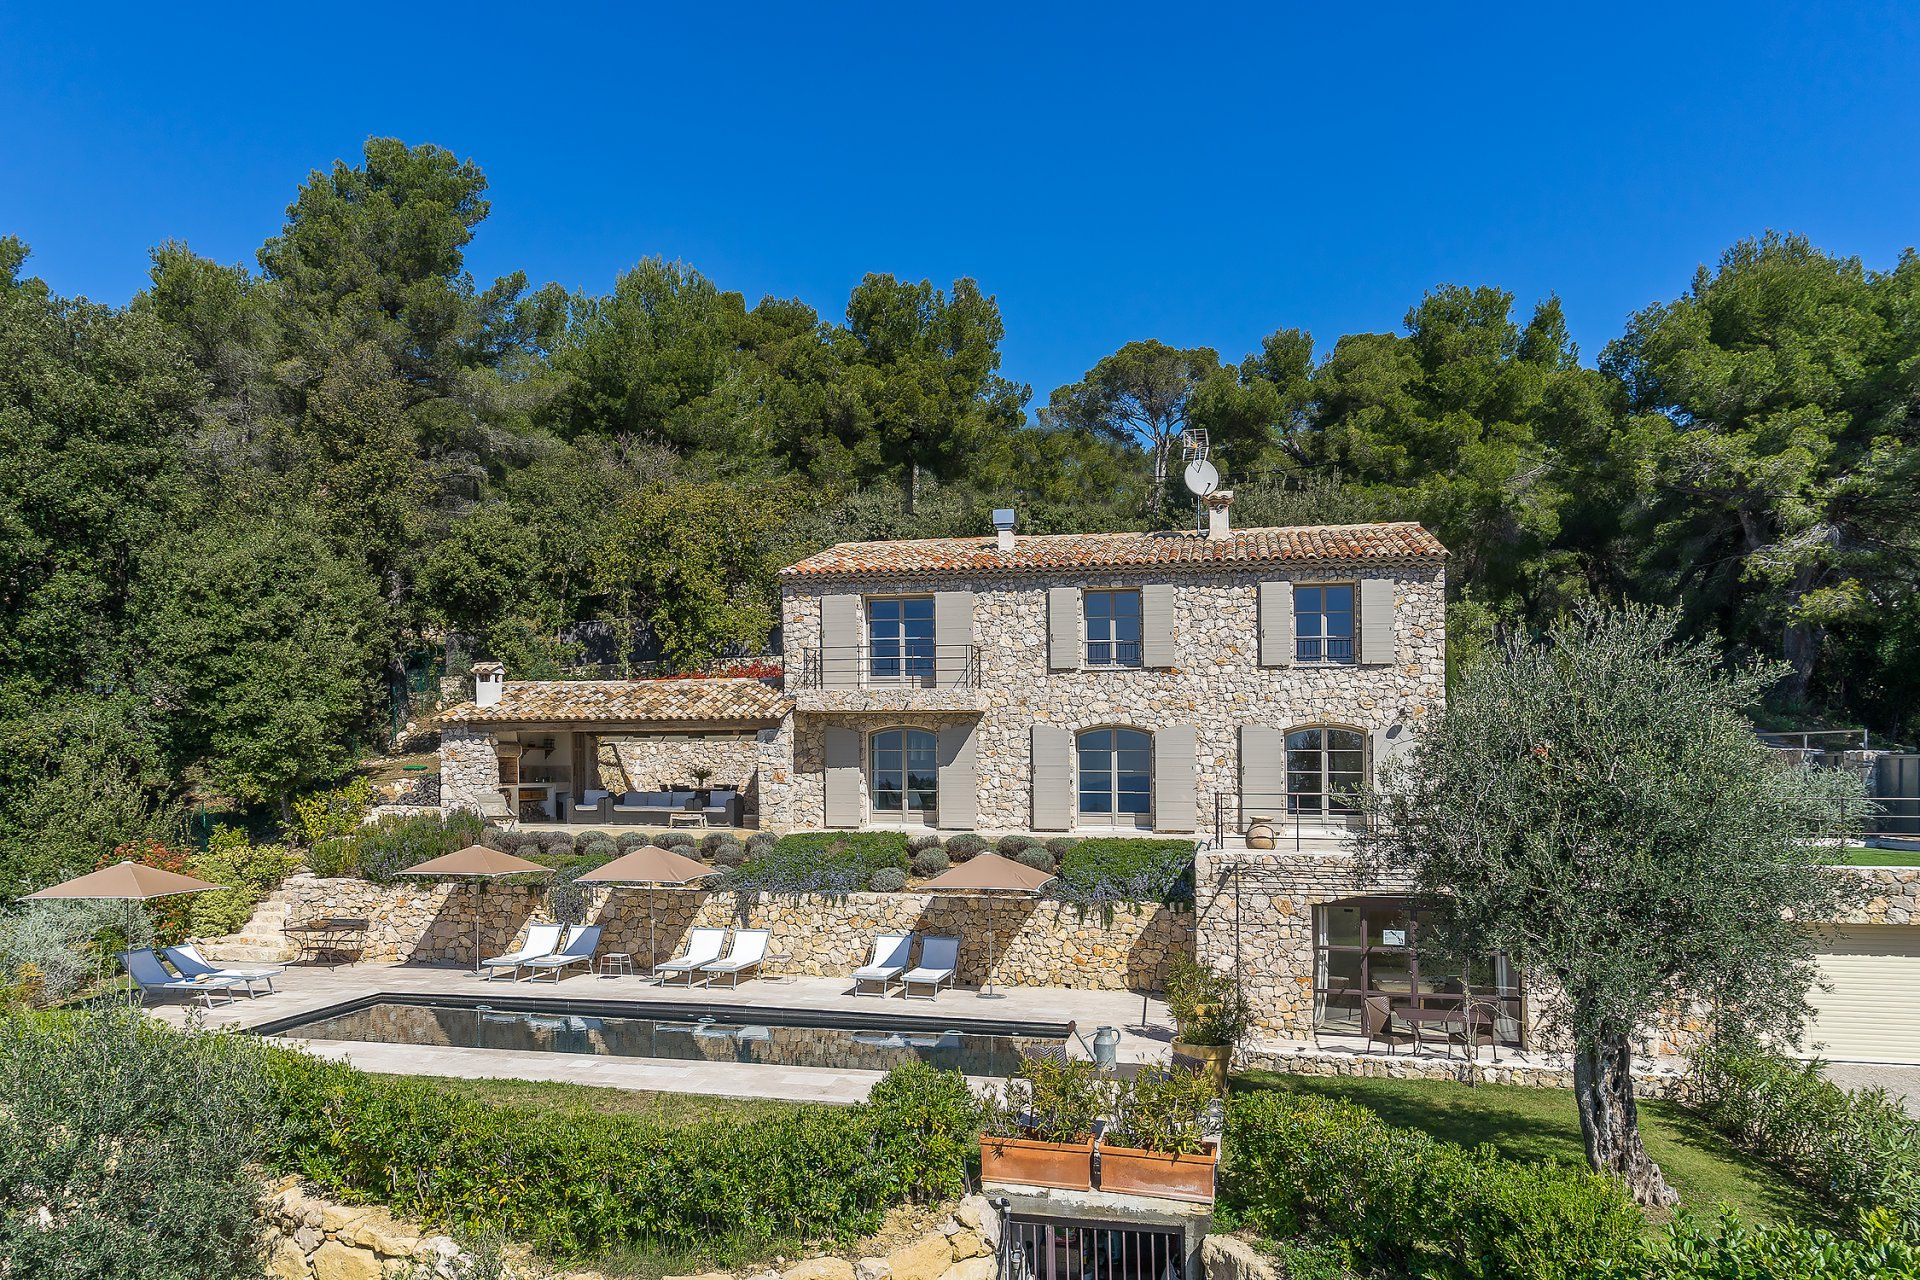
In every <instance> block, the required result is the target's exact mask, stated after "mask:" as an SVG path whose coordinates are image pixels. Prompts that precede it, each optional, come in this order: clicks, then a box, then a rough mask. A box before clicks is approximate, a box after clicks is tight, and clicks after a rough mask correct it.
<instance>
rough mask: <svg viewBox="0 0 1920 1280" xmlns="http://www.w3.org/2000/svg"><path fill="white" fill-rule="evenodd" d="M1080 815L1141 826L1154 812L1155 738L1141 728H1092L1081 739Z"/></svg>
mask: <svg viewBox="0 0 1920 1280" xmlns="http://www.w3.org/2000/svg"><path fill="white" fill-rule="evenodd" d="M1078 745H1079V753H1080V816H1081V817H1082V818H1083V819H1086V820H1089V821H1092V822H1096V823H1098V822H1101V821H1103V820H1106V821H1112V822H1114V823H1118V824H1124V825H1139V824H1141V823H1144V822H1146V821H1147V820H1149V819H1150V818H1151V817H1152V815H1153V739H1152V738H1151V737H1150V736H1148V735H1147V734H1144V733H1142V732H1140V731H1139V730H1138V729H1088V730H1087V731H1086V732H1085V733H1082V734H1081V735H1080V737H1079V740H1078Z"/></svg>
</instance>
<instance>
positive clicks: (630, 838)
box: [613, 831, 647, 853]
mask: <svg viewBox="0 0 1920 1280" xmlns="http://www.w3.org/2000/svg"><path fill="white" fill-rule="evenodd" d="M613 842H614V844H616V845H618V846H619V847H620V852H622V853H632V852H633V851H634V850H635V849H638V848H640V847H641V846H643V845H645V844H646V843H647V837H646V833H645V832H641V831H622V832H621V833H620V834H619V835H617V836H615V837H614V840H613Z"/></svg>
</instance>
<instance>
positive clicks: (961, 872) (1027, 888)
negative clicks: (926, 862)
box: [920, 853, 1059, 995]
mask: <svg viewBox="0 0 1920 1280" xmlns="http://www.w3.org/2000/svg"><path fill="white" fill-rule="evenodd" d="M1058 878H1059V877H1057V876H1055V875H1054V873H1053V872H1051V871H1041V870H1039V869H1037V868H1034V867H1030V866H1028V865H1027V864H1026V863H1024V862H1015V861H1014V860H1013V859H1012V858H1003V857H1001V856H1000V855H999V854H997V853H982V854H978V855H976V856H974V857H971V858H968V859H967V860H966V861H965V862H963V863H961V864H960V865H959V866H957V867H954V868H952V869H951V870H948V871H942V872H941V873H940V874H939V875H937V876H935V877H934V878H933V879H931V880H929V881H927V882H926V883H925V884H923V885H921V886H920V888H921V889H922V890H924V891H926V892H928V893H1017V894H1023V895H1028V896H1033V897H1038V896H1039V894H1040V891H1041V890H1042V889H1044V888H1046V887H1047V885H1048V884H1050V883H1051V882H1053V881H1054V880H1056V879H1058ZM994 941H995V938H994V934H993V930H991V929H989V930H987V973H986V979H987V980H986V982H985V983H984V984H982V986H981V989H980V994H981V995H986V994H987V991H988V989H989V988H991V987H992V986H993V967H992V966H993V944H994Z"/></svg>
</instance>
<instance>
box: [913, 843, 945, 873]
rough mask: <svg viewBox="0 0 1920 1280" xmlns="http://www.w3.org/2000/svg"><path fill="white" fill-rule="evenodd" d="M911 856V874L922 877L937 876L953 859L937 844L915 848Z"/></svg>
mask: <svg viewBox="0 0 1920 1280" xmlns="http://www.w3.org/2000/svg"><path fill="white" fill-rule="evenodd" d="M911 856H912V859H913V874H915V875H917V876H919V877H921V878H922V879H925V878H927V877H929V876H937V875H939V874H940V873H941V872H942V871H945V870H946V869H947V868H948V867H950V866H952V865H953V859H951V858H949V857H948V856H947V851H946V850H945V849H942V848H941V847H940V846H939V845H935V846H933V847H932V848H931V849H915V850H914V851H913V853H912V855H911Z"/></svg>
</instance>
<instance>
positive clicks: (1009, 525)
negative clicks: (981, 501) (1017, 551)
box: [993, 507, 1013, 555]
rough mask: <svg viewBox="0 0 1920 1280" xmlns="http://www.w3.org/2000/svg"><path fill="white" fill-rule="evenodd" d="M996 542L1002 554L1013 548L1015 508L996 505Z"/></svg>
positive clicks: (994, 516)
mask: <svg viewBox="0 0 1920 1280" xmlns="http://www.w3.org/2000/svg"><path fill="white" fill-rule="evenodd" d="M993 534H994V542H995V544H996V545H997V547H998V548H999V550H1000V553H1001V554H1002V555H1005V554H1006V553H1007V552H1009V551H1011V550H1013V508H1012V507H995V508H994V509H993Z"/></svg>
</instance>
